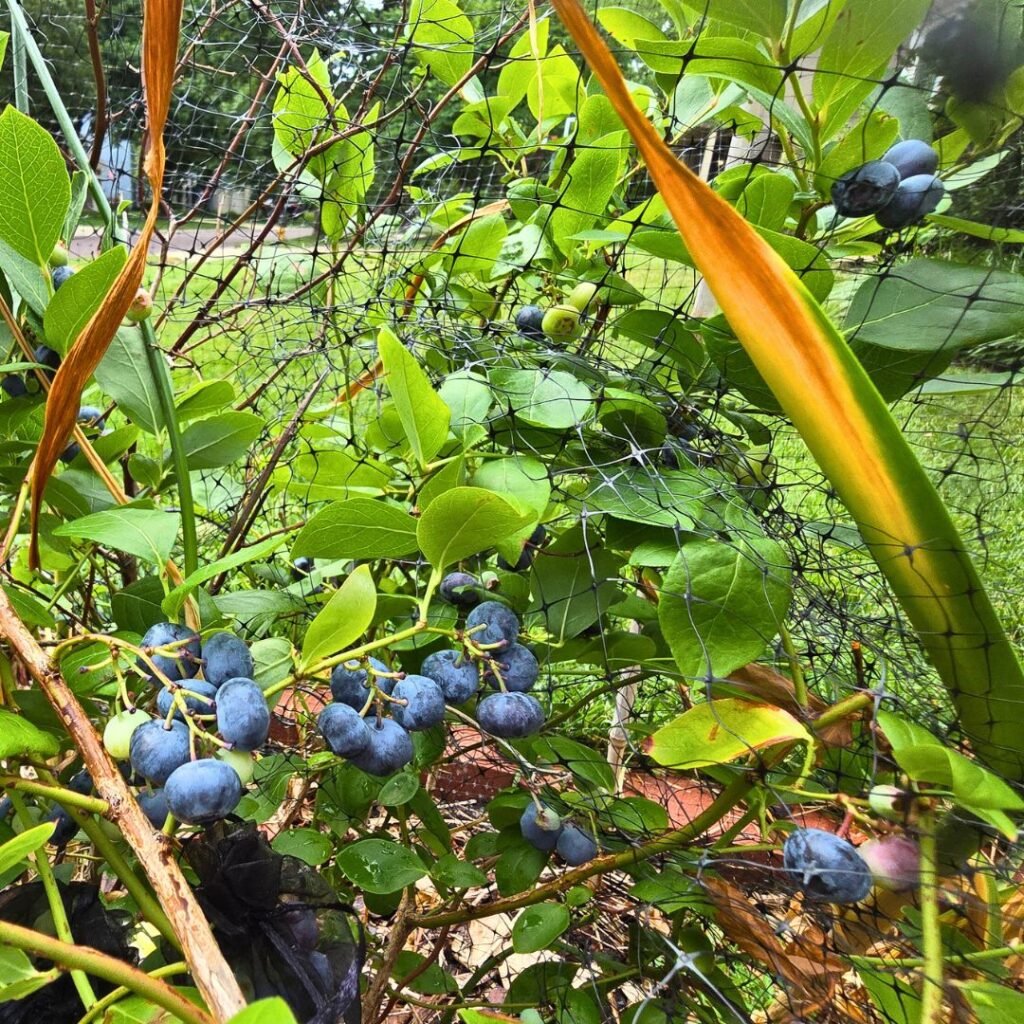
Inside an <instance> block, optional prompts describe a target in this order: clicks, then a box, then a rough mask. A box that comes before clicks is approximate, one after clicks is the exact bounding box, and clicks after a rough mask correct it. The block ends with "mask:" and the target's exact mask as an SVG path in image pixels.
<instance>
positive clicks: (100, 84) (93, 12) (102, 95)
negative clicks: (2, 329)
mask: <svg viewBox="0 0 1024 1024" xmlns="http://www.w3.org/2000/svg"><path fill="white" fill-rule="evenodd" d="M99 21H100V14H99V11H98V10H97V9H96V0H85V35H86V38H87V39H88V40H89V57H90V58H91V59H92V77H93V79H94V80H95V82H96V119H95V121H94V122H93V134H92V152H90V153H89V166H90V167H91V168H92V169H93V170H94V171H97V170H99V166H100V154H101V153H102V152H103V137H104V136H105V135H106V134H107V124H108V122H109V118H108V116H107V76H106V75H105V74H104V73H103V54H102V53H101V52H100V41H99V36H98V35H97V34H96V28H97V26H98V25H99ZM67 241H68V242H70V241H71V239H70V238H69V239H67Z"/></svg>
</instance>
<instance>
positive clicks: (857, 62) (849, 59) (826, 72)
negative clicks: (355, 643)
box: [813, 0, 932, 140]
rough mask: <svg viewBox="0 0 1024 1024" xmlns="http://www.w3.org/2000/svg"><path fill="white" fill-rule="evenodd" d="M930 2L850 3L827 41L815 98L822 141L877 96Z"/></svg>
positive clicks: (864, 0)
mask: <svg viewBox="0 0 1024 1024" xmlns="http://www.w3.org/2000/svg"><path fill="white" fill-rule="evenodd" d="M931 4H932V0H901V2H900V3H897V4H894V3H891V2H889V0H850V2H848V3H847V4H846V5H845V6H844V7H843V9H842V10H841V11H840V12H839V15H838V17H837V18H836V19H835V22H834V24H833V26H832V30H831V31H830V32H829V34H828V38H826V40H825V45H824V46H823V47H822V50H821V54H820V56H819V57H818V60H817V65H816V67H815V72H814V84H813V97H814V105H815V107H816V109H817V112H818V120H819V123H820V124H821V131H822V139H826V140H827V139H829V138H830V137H831V136H832V134H833V133H834V132H835V131H836V130H837V129H839V128H841V127H842V126H843V125H844V124H845V123H846V121H847V119H848V118H849V117H850V115H851V114H852V113H853V112H854V110H855V109H856V107H857V105H858V104H859V103H860V101H861V99H863V98H864V97H866V96H867V95H868V94H869V93H871V92H873V91H874V89H875V88H876V87H877V82H878V81H879V80H880V79H881V78H882V77H884V71H885V68H886V66H887V65H888V63H889V59H890V58H891V57H892V55H893V54H894V53H895V52H896V48H897V47H898V46H899V45H900V43H902V42H903V41H904V40H905V39H906V38H907V37H908V36H909V35H910V34H911V32H913V31H914V29H916V28H917V27H918V26H919V25H920V24H921V22H922V20H923V19H924V16H925V14H926V13H927V11H928V8H929V7H930V6H931Z"/></svg>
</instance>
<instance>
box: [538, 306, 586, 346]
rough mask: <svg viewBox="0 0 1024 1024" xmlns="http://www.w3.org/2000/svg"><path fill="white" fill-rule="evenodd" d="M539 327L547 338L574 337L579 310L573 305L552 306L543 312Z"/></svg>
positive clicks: (578, 325) (577, 328)
mask: <svg viewBox="0 0 1024 1024" xmlns="http://www.w3.org/2000/svg"><path fill="white" fill-rule="evenodd" d="M540 327H541V330H542V331H543V332H544V333H545V334H546V335H547V336H548V337H549V338H555V339H556V340H557V339H568V338H574V337H575V336H576V334H577V333H578V331H579V327H580V311H579V310H578V309H577V308H576V307H575V306H568V305H558V306H552V307H551V308H550V309H549V310H548V311H547V312H546V313H545V314H544V319H543V321H542V322H541V325H540Z"/></svg>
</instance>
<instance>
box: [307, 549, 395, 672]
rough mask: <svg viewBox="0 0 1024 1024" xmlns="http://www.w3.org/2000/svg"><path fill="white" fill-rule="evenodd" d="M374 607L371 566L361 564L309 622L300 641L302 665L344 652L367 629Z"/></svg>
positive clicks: (375, 597)
mask: <svg viewBox="0 0 1024 1024" xmlns="http://www.w3.org/2000/svg"><path fill="white" fill-rule="evenodd" d="M376 607H377V590H376V588H375V587H374V585H373V577H372V576H371V575H370V567H369V566H368V565H361V566H359V568H357V569H356V570H355V571H354V572H353V573H351V574H350V575H349V577H348V579H346V580H345V582H344V583H343V584H342V585H341V586H340V587H339V588H338V590H337V591H335V593H334V594H332V595H331V599H330V600H329V601H328V602H327V604H325V605H324V607H323V609H322V610H321V611H320V614H319V615H317V617H316V618H315V619H314V620H313V621H312V622H311V623H310V624H309V628H308V629H307V630H306V637H305V639H304V640H303V642H302V667H303V669H308V668H309V667H310V666H311V665H313V664H314V663H315V662H317V661H319V660H320V659H321V658H327V657H330V655H332V654H337V653H338V651H343V650H344V649H345V648H346V647H348V646H349V645H350V644H351V643H352V641H353V640H356V639H358V638H359V637H361V636H362V635H363V633H365V632H366V630H367V628H368V627H369V625H370V623H371V622H372V621H373V613H374V611H375V609H376Z"/></svg>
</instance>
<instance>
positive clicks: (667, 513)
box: [580, 467, 714, 530]
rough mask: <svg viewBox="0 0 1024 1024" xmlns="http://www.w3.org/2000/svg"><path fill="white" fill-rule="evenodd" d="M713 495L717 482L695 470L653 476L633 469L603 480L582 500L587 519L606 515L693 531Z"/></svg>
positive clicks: (668, 472)
mask: <svg viewBox="0 0 1024 1024" xmlns="http://www.w3.org/2000/svg"><path fill="white" fill-rule="evenodd" d="M713 493H714V478H713V477H709V476H708V475H707V473H703V474H702V473H701V472H700V471H698V470H696V469H692V470H690V469H679V470H667V471H664V472H661V473H658V474H652V473H651V472H650V471H649V470H646V469H638V468H633V467H630V468H629V469H625V470H623V471H622V472H616V473H615V474H614V475H613V476H610V477H608V478H604V479H601V480H600V481H598V482H597V483H596V484H594V486H593V487H591V489H590V490H589V491H588V492H587V493H586V494H585V495H584V496H583V498H582V499H580V500H581V503H582V505H583V507H584V508H586V510H587V513H588V515H593V514H596V513H598V512H607V513H608V514H610V515H613V516H615V517H616V518H618V519H625V520H628V521H629V522H634V523H647V524H650V525H653V526H671V527H679V528H681V529H683V530H690V529H693V528H694V527H695V526H696V525H698V524H699V523H700V522H701V521H702V520H703V518H704V515H705V505H706V503H707V502H708V501H709V500H710V499H711V497H712V495H713Z"/></svg>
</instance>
